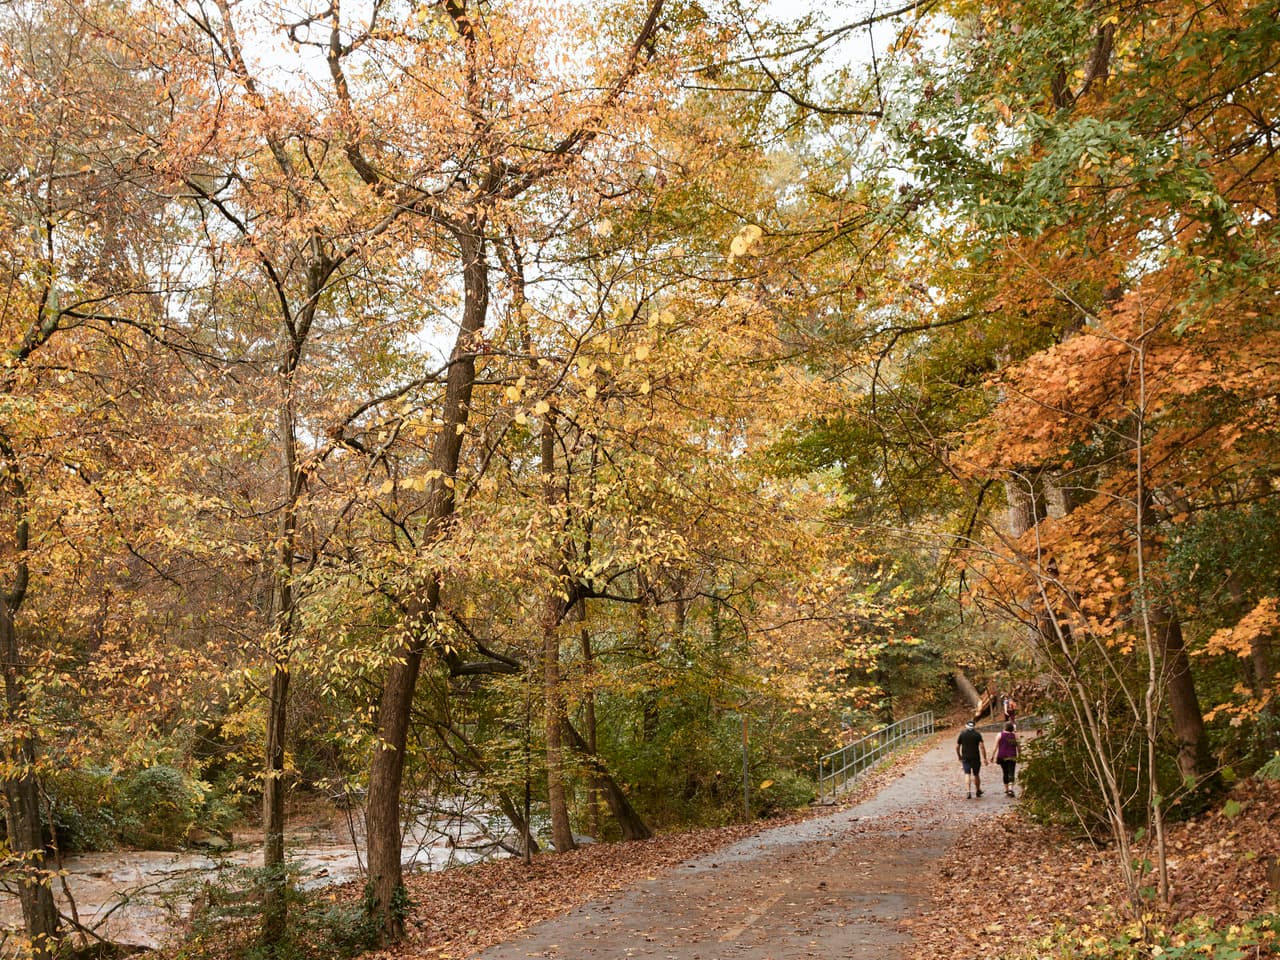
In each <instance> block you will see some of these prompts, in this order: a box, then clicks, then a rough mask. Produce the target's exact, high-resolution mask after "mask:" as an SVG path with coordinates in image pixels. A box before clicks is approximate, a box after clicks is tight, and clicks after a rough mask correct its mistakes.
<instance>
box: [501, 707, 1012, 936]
mask: <svg viewBox="0 0 1280 960" xmlns="http://www.w3.org/2000/svg"><path fill="white" fill-rule="evenodd" d="M956 732H957V731H954V730H953V731H950V732H944V733H942V734H939V735H938V742H937V743H935V745H934V746H933V747H932V748H931V749H930V750H929V751H928V752H927V753H925V754H923V755H922V756H921V757H920V758H919V759H918V760H916V761H914V762H913V763H912V764H911V765H910V766H908V767H906V768H904V769H903V771H902V775H901V776H899V777H898V778H897V779H895V780H893V781H891V782H890V783H889V785H888V786H886V787H885V788H884V789H883V790H881V791H880V792H879V793H878V794H877V795H876V796H875V797H873V798H871V799H870V800H867V801H865V802H863V803H861V804H858V805H857V806H855V807H851V808H849V809H846V810H841V811H838V812H834V813H832V814H830V815H828V816H825V817H818V818H815V819H812V820H807V821H805V822H803V823H797V824H791V825H788V826H784V827H778V828H776V829H773V830H768V831H766V832H764V833H761V834H759V835H757V836H754V837H751V838H749V839H747V840H744V841H741V842H740V843H737V844H735V845H733V846H731V847H728V848H726V849H724V850H720V851H718V852H716V853H714V854H711V855H708V856H706V857H702V858H700V859H697V860H690V861H689V862H687V863H685V864H682V865H681V866H680V867H678V868H676V869H675V870H674V871H671V872H669V873H667V874H665V875H664V876H662V877H658V878H650V879H648V880H644V881H642V882H640V883H637V884H636V885H635V886H633V887H630V888H628V889H626V890H623V891H620V892H618V893H616V894H614V895H612V896H610V897H608V898H604V899H600V900H595V901H591V902H589V903H587V904H585V905H584V906H582V907H579V908H577V909H576V910H573V911H571V912H570V913H568V914H566V915H564V916H561V917H558V918H556V919H554V920H549V921H547V922H545V923H541V924H538V925H536V926H533V927H530V928H529V929H528V930H526V931H523V934H522V935H521V936H520V937H519V938H518V939H516V940H513V941H510V942H508V943H505V944H502V945H500V946H497V947H494V948H491V949H489V950H487V951H485V952H484V953H481V954H479V955H478V958H479V960H526V958H529V957H546V958H562V960H579V958H581V960H589V958H608V960H615V958H637V960H648V958H652V960H794V958H801V957H817V958H826V960H862V958H867V960H872V958H874V960H892V958H905V957H908V956H909V955H910V951H909V950H906V949H905V948H906V947H907V945H908V944H909V943H910V937H909V936H908V935H907V934H904V933H902V932H901V931H900V929H899V926H898V921H899V920H902V919H904V918H906V917H909V916H912V915H913V914H915V913H916V911H917V910H918V909H919V906H920V904H921V899H922V895H923V892H924V890H925V888H926V886H927V885H928V883H929V882H930V881H931V880H932V879H933V877H934V876H935V875H936V863H937V860H938V858H939V856H941V854H942V853H943V852H945V851H946V849H947V848H948V847H949V846H950V844H951V843H952V841H953V840H954V838H955V836H956V834H957V833H958V832H959V830H960V829H962V828H963V827H965V826H966V825H968V824H969V823H971V822H972V821H974V820H975V819H978V818H979V817H981V816H983V815H984V814H992V813H995V812H997V811H998V810H1002V809H1005V807H1006V805H1007V804H1008V803H1009V802H1010V801H1009V800H1008V799H1007V798H1006V797H1005V796H1004V793H1003V790H1002V788H1001V786H1000V783H999V769H998V768H997V767H985V768H984V773H985V774H986V778H987V782H986V783H985V784H984V785H985V786H986V787H987V788H988V789H987V791H986V795H985V796H984V797H983V798H982V799H980V800H979V799H974V800H966V799H965V797H964V792H963V791H964V780H963V777H962V775H961V773H960V765H959V763H958V762H957V761H956V757H955V735H956ZM987 739H988V746H990V745H991V741H992V739H993V738H992V737H991V736H988V738H987ZM991 788H994V789H991Z"/></svg>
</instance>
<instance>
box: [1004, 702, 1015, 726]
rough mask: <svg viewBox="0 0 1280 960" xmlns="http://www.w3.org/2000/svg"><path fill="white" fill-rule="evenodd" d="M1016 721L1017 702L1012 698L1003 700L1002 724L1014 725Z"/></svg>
mask: <svg viewBox="0 0 1280 960" xmlns="http://www.w3.org/2000/svg"><path fill="white" fill-rule="evenodd" d="M1017 719H1018V701H1016V700H1014V699H1013V697H1005V698H1004V722H1005V723H1016V722H1017Z"/></svg>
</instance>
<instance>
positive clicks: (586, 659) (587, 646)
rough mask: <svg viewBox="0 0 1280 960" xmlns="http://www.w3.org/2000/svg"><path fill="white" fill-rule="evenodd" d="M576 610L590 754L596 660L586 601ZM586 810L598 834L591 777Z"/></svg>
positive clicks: (595, 740)
mask: <svg viewBox="0 0 1280 960" xmlns="http://www.w3.org/2000/svg"><path fill="white" fill-rule="evenodd" d="M578 610H579V613H580V614H581V616H582V627H581V630H580V634H579V636H580V639H581V640H582V672H583V686H584V690H583V694H582V700H583V705H582V722H583V726H584V728H585V730H586V736H585V739H586V742H587V749H588V750H589V751H590V752H591V754H592V756H594V755H595V753H596V748H597V746H598V738H597V731H596V690H595V672H596V661H595V655H594V654H593V653H592V650H591V631H590V630H589V629H588V627H587V604H586V601H585V600H583V601H580V602H579V603H578ZM587 810H588V815H589V816H590V818H591V820H590V829H591V834H592V836H596V837H598V836H600V835H601V832H602V831H601V829H600V784H599V783H598V782H597V781H596V779H595V778H594V777H593V778H592V779H591V785H590V787H589V789H588V792H587Z"/></svg>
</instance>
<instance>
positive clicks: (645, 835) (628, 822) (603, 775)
mask: <svg viewBox="0 0 1280 960" xmlns="http://www.w3.org/2000/svg"><path fill="white" fill-rule="evenodd" d="M564 731H565V734H566V735H567V736H568V737H569V741H570V742H571V743H572V744H573V747H574V749H575V750H577V751H578V752H579V753H581V754H582V755H583V757H584V758H585V759H586V761H587V766H588V767H589V768H590V770H591V778H592V782H593V783H595V784H596V786H597V788H598V789H599V790H600V791H601V792H602V793H603V794H604V798H605V802H606V803H608V804H609V812H610V813H612V814H613V818H614V819H615V820H616V821H617V822H618V828H619V829H620V830H621V831H622V839H624V840H648V839H649V838H650V837H652V836H653V831H652V830H650V829H649V825H648V824H647V823H645V822H644V820H643V819H641V817H640V814H638V813H636V810H635V807H633V806H631V801H630V800H628V799H627V795H626V794H625V793H623V792H622V788H621V787H620V786H618V781H616V780H614V779H613V777H612V776H611V775H610V774H609V771H608V770H607V769H605V765H604V763H603V762H602V761H601V760H600V757H599V756H598V755H597V754H596V752H595V751H594V750H592V749H590V748H589V747H588V744H587V741H586V740H584V739H583V737H582V735H581V734H580V733H578V731H577V730H575V729H574V728H573V724H571V723H569V722H568V721H566V722H565V725H564Z"/></svg>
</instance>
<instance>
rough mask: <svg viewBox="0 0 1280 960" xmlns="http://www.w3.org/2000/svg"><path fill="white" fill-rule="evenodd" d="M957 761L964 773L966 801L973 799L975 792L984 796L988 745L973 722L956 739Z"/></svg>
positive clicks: (967, 724) (966, 725)
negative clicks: (983, 771) (984, 772)
mask: <svg viewBox="0 0 1280 960" xmlns="http://www.w3.org/2000/svg"><path fill="white" fill-rule="evenodd" d="M956 759H957V760H959V761H960V768H961V769H962V770H963V771H964V789H965V794H964V795H965V799H970V798H972V797H973V795H974V793H975V792H976V793H977V794H978V796H982V765H983V764H984V763H986V762H987V745H986V744H985V743H983V742H982V734H980V733H979V732H978V729H977V727H976V726H975V725H974V722H973V721H972V720H970V721H969V722H968V723H966V724H965V725H964V729H963V730H961V731H960V736H958V737H956Z"/></svg>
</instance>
